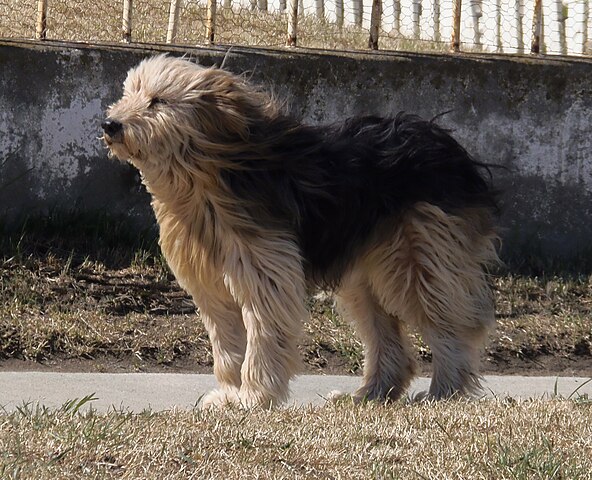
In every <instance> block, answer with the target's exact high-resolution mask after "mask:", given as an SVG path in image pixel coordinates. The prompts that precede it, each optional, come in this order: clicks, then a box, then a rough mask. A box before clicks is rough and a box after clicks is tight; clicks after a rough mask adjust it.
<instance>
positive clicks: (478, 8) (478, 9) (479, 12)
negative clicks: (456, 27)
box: [471, 0, 483, 48]
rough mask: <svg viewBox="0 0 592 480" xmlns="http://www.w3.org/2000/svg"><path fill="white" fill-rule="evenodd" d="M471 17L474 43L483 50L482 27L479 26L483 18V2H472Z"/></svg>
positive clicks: (474, 0)
mask: <svg viewBox="0 0 592 480" xmlns="http://www.w3.org/2000/svg"><path fill="white" fill-rule="evenodd" d="M471 16H472V17H473V43H474V44H475V46H476V47H477V48H481V47H482V45H481V26H480V25H479V23H480V21H481V17H482V16H483V8H482V5H481V0H471Z"/></svg>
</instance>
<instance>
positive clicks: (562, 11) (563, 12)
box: [555, 0, 568, 55]
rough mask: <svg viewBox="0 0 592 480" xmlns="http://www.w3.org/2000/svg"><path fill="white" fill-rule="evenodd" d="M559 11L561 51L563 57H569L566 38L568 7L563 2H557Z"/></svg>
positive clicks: (557, 0) (558, 22) (556, 6)
mask: <svg viewBox="0 0 592 480" xmlns="http://www.w3.org/2000/svg"><path fill="white" fill-rule="evenodd" d="M555 8H556V9H557V24H558V27H559V51H560V52H561V55H567V39H566V38H565V21H566V20H567V15H568V14H567V6H564V5H563V2H562V1H561V0H555Z"/></svg>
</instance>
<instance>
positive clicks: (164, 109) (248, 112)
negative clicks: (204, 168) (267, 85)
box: [101, 55, 271, 170]
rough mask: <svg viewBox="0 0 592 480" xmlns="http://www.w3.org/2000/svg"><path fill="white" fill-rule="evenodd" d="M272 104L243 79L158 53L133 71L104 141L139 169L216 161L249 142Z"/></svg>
mask: <svg viewBox="0 0 592 480" xmlns="http://www.w3.org/2000/svg"><path fill="white" fill-rule="evenodd" d="M270 106H271V102H269V99H267V100H266V96H265V95H263V94H261V93H259V92H257V91H255V90H253V89H252V88H251V87H250V86H249V85H248V84H247V83H246V82H245V81H244V80H243V79H242V78H241V77H237V76H235V75H233V74H231V73H229V72H226V71H224V70H221V69H219V68H204V67H202V66H199V65H197V64H195V63H193V62H190V61H187V60H184V59H179V58H174V57H168V56H166V55H159V56H156V57H152V58H149V59H146V60H144V61H142V62H141V63H140V64H139V65H138V66H137V67H135V68H133V69H132V70H130V72H129V73H128V76H127V79H126V80H125V82H124V88H123V96H122V98H121V99H120V100H119V101H117V102H116V103H115V104H113V105H112V106H111V107H109V109H108V111H107V117H106V118H105V120H104V121H103V123H102V125H101V126H102V128H103V132H104V133H103V137H102V138H103V140H104V142H105V144H106V145H107V147H108V148H109V150H110V152H111V153H112V154H113V155H115V156H116V157H118V158H119V159H121V160H129V161H131V162H132V163H133V164H134V165H136V166H137V167H138V168H140V169H141V170H143V169H145V168H148V167H149V166H160V167H165V166H166V165H170V162H174V161H175V160H177V161H184V162H185V163H186V162H187V161H188V159H193V161H195V159H199V158H215V157H216V156H217V155H220V154H223V153H224V151H225V150H226V149H230V148H233V145H236V144H238V143H241V142H242V143H244V142H246V141H247V140H248V136H249V126H250V124H251V123H252V122H253V121H256V119H257V117H261V116H265V115H266V108H267V109H269V108H271V107H270Z"/></svg>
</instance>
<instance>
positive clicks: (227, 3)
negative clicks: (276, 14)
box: [222, 0, 286, 10]
mask: <svg viewBox="0 0 592 480" xmlns="http://www.w3.org/2000/svg"><path fill="white" fill-rule="evenodd" d="M281 4H282V2H281V1H280V8H281ZM285 4H286V1H285V0H284V10H285V9H286V7H285ZM222 6H223V7H224V8H225V9H226V10H230V9H231V8H232V1H231V0H224V3H222Z"/></svg>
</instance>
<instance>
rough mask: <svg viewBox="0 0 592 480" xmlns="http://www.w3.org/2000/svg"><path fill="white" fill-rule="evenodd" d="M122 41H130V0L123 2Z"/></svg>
mask: <svg viewBox="0 0 592 480" xmlns="http://www.w3.org/2000/svg"><path fill="white" fill-rule="evenodd" d="M122 27H123V41H124V42H126V43H130V42H131V41H132V0H123V25H122Z"/></svg>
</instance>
